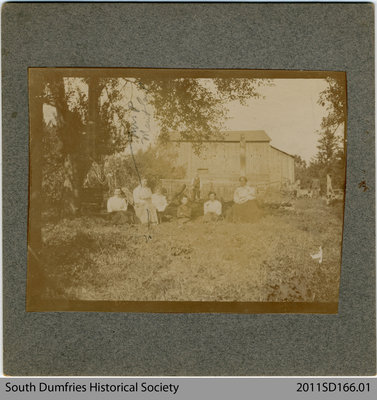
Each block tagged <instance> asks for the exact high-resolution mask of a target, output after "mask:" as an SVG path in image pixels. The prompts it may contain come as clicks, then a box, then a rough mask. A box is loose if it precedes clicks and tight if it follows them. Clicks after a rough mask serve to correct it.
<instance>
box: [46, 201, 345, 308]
mask: <svg viewBox="0 0 377 400" xmlns="http://www.w3.org/2000/svg"><path fill="white" fill-rule="evenodd" d="M342 211H343V210H342V205H341V204H336V205H333V206H331V207H328V206H326V205H325V203H324V202H323V201H322V200H320V199H302V200H296V201H295V204H294V209H293V210H281V209H276V210H273V209H268V210H267V212H266V216H265V217H264V218H263V219H261V220H260V221H259V222H257V223H255V224H246V223H245V224H232V223H228V222H225V221H221V222H218V223H216V224H203V223H201V222H200V220H198V221H194V222H191V223H189V224H187V225H184V226H179V225H178V223H176V222H169V223H164V224H161V225H157V226H152V227H151V228H150V230H148V227H147V226H141V225H137V226H128V225H122V226H113V225H112V224H111V223H110V222H109V221H105V220H103V219H101V218H94V217H81V218H77V219H73V220H63V221H60V222H59V223H58V224H46V225H45V227H44V229H43V239H44V243H45V244H44V246H45V248H44V252H43V258H44V265H45V267H46V270H47V273H48V274H49V275H50V276H51V277H52V278H53V279H54V281H55V282H58V285H59V286H60V287H61V289H62V293H63V294H62V296H63V297H64V298H69V299H72V300H135V301H136V300H138V301H154V300H160V301H185V300H186V301H187V300H191V301H309V302H312V301H314V302H334V301H337V299H338V286H339V278H340V261H341V239H342V218H343V215H342ZM320 245H321V246H322V247H323V262H322V264H319V263H318V260H313V259H312V258H311V257H310V254H313V253H316V252H317V251H318V249H319V246H320Z"/></svg>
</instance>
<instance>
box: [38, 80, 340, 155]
mask: <svg viewBox="0 0 377 400" xmlns="http://www.w3.org/2000/svg"><path fill="white" fill-rule="evenodd" d="M78 87H80V88H81V90H83V91H84V92H85V91H87V88H86V87H84V86H83V85H82V84H78ZM325 88H326V81H325V80H324V79H274V80H273V85H272V86H263V87H260V88H259V89H258V91H259V93H260V94H261V95H262V96H263V97H262V98H259V99H250V100H249V101H248V103H247V105H245V106H241V105H240V104H239V103H238V102H237V101H234V102H231V103H229V104H228V108H229V117H230V118H229V120H227V122H226V130H264V131H265V132H266V133H267V134H268V135H269V137H270V138H271V145H272V146H274V147H277V148H278V149H280V150H283V151H285V152H287V153H289V154H292V155H294V154H298V155H300V156H301V157H302V158H303V159H305V160H306V161H308V162H309V161H310V159H311V158H312V157H313V156H315V154H316V153H317V147H316V146H317V143H318V138H319V134H318V131H319V130H320V125H321V121H322V118H323V117H324V116H326V114H327V111H326V109H325V107H322V106H320V105H319V104H318V103H317V101H318V98H319V94H320V92H321V91H323V90H324V89H325ZM124 91H125V100H124V103H125V106H126V105H127V104H128V102H129V101H130V98H128V97H129V96H128V94H129V93H130V90H129V89H127V86H126V87H124ZM127 91H128V92H127ZM132 96H133V98H132V99H133V102H136V100H135V98H136V97H137V96H142V93H137V92H136V93H135V89H133V94H132ZM146 109H147V110H148V113H149V114H146V113H138V114H136V113H135V119H136V121H137V124H136V125H137V126H138V127H139V128H140V129H144V130H146V129H145V127H146V126H148V129H147V130H148V135H149V137H148V140H147V141H144V142H143V143H139V144H136V143H135V144H134V150H137V149H139V148H146V147H147V146H148V145H149V144H150V143H151V142H152V143H153V142H154V139H156V137H157V136H158V133H159V127H158V125H157V124H156V122H155V121H154V120H153V109H151V106H147V108H146ZM44 111H45V119H46V120H47V121H48V120H53V119H54V115H55V112H54V109H52V108H51V107H49V106H45V110H44ZM338 134H339V135H343V127H341V128H340V129H339V130H338Z"/></svg>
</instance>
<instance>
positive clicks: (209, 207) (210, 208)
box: [204, 200, 222, 215]
mask: <svg viewBox="0 0 377 400" xmlns="http://www.w3.org/2000/svg"><path fill="white" fill-rule="evenodd" d="M221 209H222V204H221V203H220V202H219V200H208V201H206V202H205V203H204V215H205V214H208V213H215V214H217V215H221Z"/></svg>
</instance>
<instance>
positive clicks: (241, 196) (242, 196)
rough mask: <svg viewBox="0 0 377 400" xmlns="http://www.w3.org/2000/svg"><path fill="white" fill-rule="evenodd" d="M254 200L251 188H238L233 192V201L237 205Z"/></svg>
mask: <svg viewBox="0 0 377 400" xmlns="http://www.w3.org/2000/svg"><path fill="white" fill-rule="evenodd" d="M254 199H255V188H253V187H251V186H240V187H238V188H237V189H236V190H235V191H234V197H233V200H234V202H235V203H237V204H243V203H246V202H247V201H248V200H254Z"/></svg>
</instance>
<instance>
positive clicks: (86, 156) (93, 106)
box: [43, 75, 271, 210]
mask: <svg viewBox="0 0 377 400" xmlns="http://www.w3.org/2000/svg"><path fill="white" fill-rule="evenodd" d="M270 84H271V81H269V80H258V79H239V78H233V79H227V78H221V79H220V78H217V79H194V78H177V79H156V80H153V79H145V78H143V79H141V78H99V77H93V76H88V77H83V78H69V77H62V76H58V75H56V76H54V75H52V76H51V75H50V76H49V77H48V79H47V80H46V84H45V88H44V99H43V101H44V103H45V104H49V105H51V106H53V107H55V109H56V124H55V127H54V137H53V138H52V136H51V135H50V136H48V138H47V142H48V143H45V146H44V148H45V150H46V154H45V159H46V160H47V159H48V158H50V159H51V160H50V161H51V162H50V161H48V160H47V161H46V162H47V164H49V163H50V164H51V165H52V164H54V163H58V164H59V163H60V165H63V166H64V168H63V172H62V175H63V177H60V178H61V180H63V186H62V190H63V192H64V190H65V192H66V194H67V195H68V196H69V195H70V194H69V192H71V197H72V199H71V201H70V202H71V203H74V202H75V203H76V204H75V205H72V206H71V208H72V209H73V210H77V209H78V208H79V202H80V190H81V188H82V186H83V182H84V180H85V177H86V175H87V173H88V171H89V170H90V168H91V166H92V165H93V163H96V164H98V165H104V160H105V158H107V159H109V157H111V156H113V155H115V154H117V153H122V152H123V151H124V150H125V149H126V148H127V147H128V146H129V145H130V144H132V143H133V142H139V141H143V140H149V136H148V135H149V133H150V132H149V130H150V126H148V124H149V123H148V121H149V119H150V117H152V116H153V118H154V119H155V121H157V122H158V125H159V128H160V138H159V139H160V141H161V142H166V141H167V140H168V137H169V133H170V132H172V131H175V132H179V133H180V134H181V137H182V138H184V139H186V140H194V141H195V144H196V147H195V150H196V151H197V152H200V143H201V142H202V141H203V140H205V139H208V137H210V136H213V135H220V131H221V130H222V128H223V126H224V122H225V121H226V119H227V115H228V111H229V110H228V109H227V103H228V102H229V101H239V102H240V103H241V104H245V102H246V101H247V99H250V98H257V97H260V94H259V93H258V87H260V86H261V85H270ZM150 109H152V111H150ZM140 115H144V117H145V118H144V119H146V120H147V126H146V127H140V126H139V125H138V116H140ZM52 140H53V141H55V148H54V151H51V150H52V146H54V144H53V141H52ZM49 141H50V142H49ZM57 149H59V151H58V153H59V154H58V155H57V154H55V153H54V152H56V151H57ZM151 149H152V148H150V150H148V151H147V152H145V153H142V152H139V153H138V154H137V157H136V158H137V159H138V160H139V164H138V165H139V168H140V170H143V169H145V168H147V169H148V167H147V165H153V171H152V170H151V169H150V170H147V171H144V172H142V173H143V174H146V175H150V179H152V180H155V179H157V177H159V176H162V174H163V173H162V171H160V172H159V171H158V168H157V165H158V164H159V165H161V166H163V167H161V168H164V170H169V167H168V166H167V165H166V164H167V163H169V160H168V159H165V158H160V159H158V160H157V158H158V156H157V155H156V156H153V155H152V151H154V150H155V149H154V150H151ZM134 156H135V155H134ZM59 157H60V158H59ZM145 158H146V160H144V159H145ZM154 158H156V159H154ZM157 161H158V162H157ZM45 171H46V173H45V175H46V179H45V182H48V180H49V179H50V180H51V179H52V178H49V177H47V175H48V174H49V173H50V172H48V171H50V170H48V169H46V168H45ZM67 171H68V172H67ZM127 171H128V170H127V169H125V172H126V173H129V174H130V177H132V176H135V175H134V174H132V173H131V172H130V171H128V172H127ZM173 175H174V174H173ZM52 186H53V185H52V183H51V184H50V187H52ZM55 190H56V188H54V189H53V191H55ZM54 196H55V195H54ZM55 197H56V196H55ZM58 197H59V196H58ZM63 197H64V196H63Z"/></svg>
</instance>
